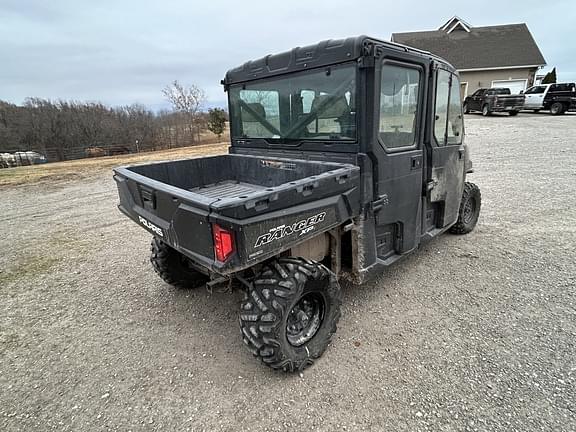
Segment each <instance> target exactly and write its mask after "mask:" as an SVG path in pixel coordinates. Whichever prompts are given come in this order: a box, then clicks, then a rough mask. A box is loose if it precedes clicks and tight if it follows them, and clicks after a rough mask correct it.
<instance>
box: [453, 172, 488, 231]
mask: <svg viewBox="0 0 576 432" xmlns="http://www.w3.org/2000/svg"><path fill="white" fill-rule="evenodd" d="M481 204H482V196H481V194H480V188H479V187H478V186H476V185H475V184H474V183H468V182H466V183H465V184H464V192H463V193H462V201H461V202H460V210H459V211H458V220H457V221H456V223H455V224H454V225H452V227H451V228H450V232H451V233H452V234H468V233H469V232H471V231H472V230H473V229H474V228H475V227H476V224H477V223H478V217H479V216H480V206H481Z"/></svg>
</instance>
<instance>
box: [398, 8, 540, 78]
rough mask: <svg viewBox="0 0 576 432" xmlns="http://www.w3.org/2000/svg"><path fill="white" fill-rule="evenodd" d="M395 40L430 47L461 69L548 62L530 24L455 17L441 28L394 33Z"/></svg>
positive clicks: (413, 45) (508, 66)
mask: <svg viewBox="0 0 576 432" xmlns="http://www.w3.org/2000/svg"><path fill="white" fill-rule="evenodd" d="M392 41H393V42H396V43H400V44H403V45H408V46H411V47H414V48H419V49H422V50H426V51H430V52H432V53H434V54H436V55H439V56H440V57H443V58H444V59H446V60H448V61H449V62H450V63H451V64H452V65H453V66H454V67H455V68H456V69H459V70H465V69H484V68H501V67H502V68H504V67H507V68H510V67H514V66H536V65H537V66H543V65H545V64H546V60H544V57H543V56H542V53H541V52H540V49H539V48H538V45H536V42H535V41H534V38H533V37H532V34H531V33H530V30H528V27H527V26H526V24H507V25H498V26H488V27H472V26H470V25H469V24H468V23H466V22H465V21H462V20H461V19H459V18H458V17H454V18H452V19H451V20H449V21H448V22H447V23H446V24H444V25H443V26H442V27H441V28H440V29H439V30H432V31H420V32H410V33H393V34H392Z"/></svg>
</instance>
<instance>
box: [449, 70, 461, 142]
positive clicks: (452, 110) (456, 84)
mask: <svg viewBox="0 0 576 432" xmlns="http://www.w3.org/2000/svg"><path fill="white" fill-rule="evenodd" d="M459 89H460V81H459V80H458V77H457V76H456V75H452V84H451V85H450V103H449V104H448V133H447V137H448V142H447V145H459V144H462V132H463V130H464V125H463V123H462V104H461V102H460V90H459Z"/></svg>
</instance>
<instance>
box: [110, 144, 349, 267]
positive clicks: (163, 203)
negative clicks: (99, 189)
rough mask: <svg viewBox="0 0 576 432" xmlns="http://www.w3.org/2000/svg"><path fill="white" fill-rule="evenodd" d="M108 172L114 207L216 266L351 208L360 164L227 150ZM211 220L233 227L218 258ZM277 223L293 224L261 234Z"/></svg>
mask: <svg viewBox="0 0 576 432" xmlns="http://www.w3.org/2000/svg"><path fill="white" fill-rule="evenodd" d="M115 173H116V175H115V177H114V178H115V180H116V182H117V183H118V190H119V195H120V205H119V207H120V210H122V211H123V212H124V213H125V214H127V215H128V216H130V217H131V218H132V219H134V220H135V221H136V222H138V223H139V224H140V225H142V226H143V227H144V228H146V229H148V230H149V231H150V232H152V234H154V235H156V236H159V237H162V240H163V241H165V242H167V243H168V244H169V245H171V246H172V247H174V248H175V249H176V250H178V251H180V252H182V253H183V254H184V255H186V256H188V257H189V258H190V259H191V260H192V261H193V262H194V263H195V264H197V265H198V266H200V267H202V268H210V269H211V271H215V272H217V273H221V274H227V273H230V272H233V271H238V270H239V269H241V268H246V267H248V266H250V265H252V263H253V262H255V261H257V260H262V259H265V258H266V257H269V256H272V255H274V254H277V253H279V251H282V250H285V249H287V248H289V247H291V246H292V245H294V244H296V243H298V242H302V241H303V240H304V239H305V238H308V237H310V236H313V235H316V234H318V233H321V232H324V231H326V230H329V229H331V228H334V227H335V226H338V225H340V224H342V223H344V222H345V221H347V220H349V219H350V218H351V217H354V216H355V215H357V214H358V211H359V186H360V169H359V167H358V166H355V165H349V164H342V163H333V162H319V161H309V160H288V159H279V158H263V157H258V156H247V155H234V154H232V155H230V154H228V155H222V156H212V157H203V158H197V159H185V160H179V161H168V162H158V163H152V164H146V165H137V166H131V167H122V168H117V169H115ZM212 224H218V225H219V226H221V227H224V228H226V229H229V230H231V231H233V232H234V233H235V244H236V247H237V252H236V253H235V255H234V256H233V257H232V258H230V259H229V260H227V261H226V262H224V263H221V262H217V261H216V260H215V259H214V250H213V239H212ZM278 227H288V228H290V227H293V228H290V229H289V230H288V231H286V232H283V234H282V237H281V238H280V237H279V238H278V239H276V238H275V239H272V238H268V237H270V236H271V234H270V233H271V232H273V231H274V230H275V229H277V228H278ZM304 228H306V230H304ZM262 236H264V237H266V239H265V241H264V240H262ZM259 239H260V240H259Z"/></svg>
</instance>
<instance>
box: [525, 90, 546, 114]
mask: <svg viewBox="0 0 576 432" xmlns="http://www.w3.org/2000/svg"><path fill="white" fill-rule="evenodd" d="M546 87H547V86H543V85H539V86H534V87H530V88H529V89H528V90H526V92H525V93H524V97H525V99H524V107H526V108H531V109H539V108H542V106H543V105H544V95H545V94H546Z"/></svg>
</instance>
